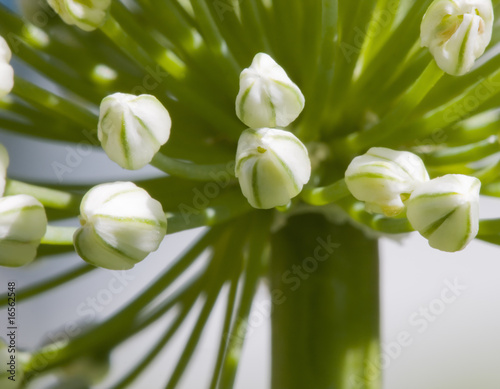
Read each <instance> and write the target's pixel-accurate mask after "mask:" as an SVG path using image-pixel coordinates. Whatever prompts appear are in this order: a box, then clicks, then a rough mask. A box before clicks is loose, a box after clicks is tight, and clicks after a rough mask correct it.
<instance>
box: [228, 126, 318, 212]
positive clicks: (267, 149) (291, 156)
mask: <svg viewBox="0 0 500 389" xmlns="http://www.w3.org/2000/svg"><path fill="white" fill-rule="evenodd" d="M310 176H311V161H310V160H309V156H308V153H307V148H306V147H305V146H304V144H303V143H302V142H301V141H300V140H299V139H298V138H297V137H296V136H295V135H293V134H292V133H291V132H288V131H283V130H277V129H272V128H261V129H258V130H252V129H248V130H245V131H244V132H243V133H242V134H241V136H240V139H239V141H238V150H237V152H236V177H238V179H239V181H240V186H241V191H242V192H243V195H244V196H245V197H246V198H247V199H248V202H249V203H250V204H251V205H252V206H253V207H254V208H260V209H269V208H274V207H278V206H283V205H286V204H288V203H289V202H290V200H291V199H292V198H293V197H295V196H297V195H298V194H299V193H300V192H301V191H302V187H303V186H304V185H305V184H306V183H307V182H308V181H309V178H310Z"/></svg>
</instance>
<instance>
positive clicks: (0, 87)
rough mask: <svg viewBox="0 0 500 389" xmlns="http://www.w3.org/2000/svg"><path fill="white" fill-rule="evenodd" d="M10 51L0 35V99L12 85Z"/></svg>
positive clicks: (12, 72)
mask: <svg viewBox="0 0 500 389" xmlns="http://www.w3.org/2000/svg"><path fill="white" fill-rule="evenodd" d="M11 57H12V52H11V51H10V48H9V45H8V44H7V42H6V41H5V39H4V38H3V37H2V36H0V99H1V98H2V97H4V96H6V95H8V94H9V93H10V91H11V90H12V88H13V87H14V69H13V68H12V66H10V64H9V63H10V59H11Z"/></svg>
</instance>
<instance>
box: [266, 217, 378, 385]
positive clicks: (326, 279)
mask: <svg viewBox="0 0 500 389" xmlns="http://www.w3.org/2000/svg"><path fill="white" fill-rule="evenodd" d="M270 281H271V291H272V296H273V306H274V312H273V315H272V339H273V340H272V363H273V367H272V372H273V376H272V386H271V387H272V389H284V388H286V389H304V388H314V389H379V388H381V371H380V368H379V366H380V363H379V350H380V347H379V262H378V250H377V241H376V240H370V239H368V238H366V236H365V235H363V233H362V232H360V231H359V230H357V229H355V228H353V227H351V226H349V225H335V224H332V223H330V222H328V221H327V220H326V219H325V218H324V217H323V216H321V215H310V214H306V215H300V216H295V217H293V218H291V219H290V220H289V223H288V225H287V227H285V228H284V229H283V230H281V231H280V232H279V233H277V234H276V235H275V236H274V238H273V251H272V259H271V266H270Z"/></svg>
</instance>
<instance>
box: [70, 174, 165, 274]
mask: <svg viewBox="0 0 500 389" xmlns="http://www.w3.org/2000/svg"><path fill="white" fill-rule="evenodd" d="M80 220H81V223H82V227H81V228H80V229H78V231H77V232H76V233H75V236H74V244H75V248H76V251H77V252H78V254H79V255H80V257H82V258H83V259H84V260H85V261H87V262H89V263H91V264H92V265H95V266H99V267H103V268H106V269H112V270H125V269H131V268H132V267H134V265H135V264H136V263H138V262H140V261H142V260H143V259H144V258H146V257H147V256H148V255H149V254H150V253H151V252H153V251H156V250H157V249H158V247H159V246H160V243H161V242H162V240H163V238H164V237H165V234H166V233H167V219H166V217H165V213H164V212H163V209H162V206H161V204H160V203H159V202H158V201H156V200H155V199H153V198H151V196H149V194H148V193H147V192H146V191H145V190H144V189H141V188H139V187H137V186H136V185H135V184H133V183H132V182H115V183H109V184H102V185H98V186H96V187H94V188H92V189H91V190H90V191H89V192H88V193H87V194H86V195H85V196H84V198H83V200H82V203H81V206H80Z"/></svg>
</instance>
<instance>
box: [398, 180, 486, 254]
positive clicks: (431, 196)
mask: <svg viewBox="0 0 500 389" xmlns="http://www.w3.org/2000/svg"><path fill="white" fill-rule="evenodd" d="M480 189H481V181H479V180H478V179H477V178H475V177H469V176H464V175H461V174H449V175H446V176H443V177H439V178H435V179H433V180H431V181H428V182H425V183H423V184H421V185H419V186H418V187H417V188H416V189H415V190H414V191H413V193H412V195H411V197H410V200H408V203H407V207H408V208H407V216H408V220H409V221H410V224H411V225H412V227H413V228H414V229H415V230H417V231H418V232H419V233H420V234H421V235H422V236H423V237H425V238H427V239H428V241H429V245H430V246H431V247H434V248H435V249H438V250H441V251H448V252H455V251H460V250H463V249H464V248H465V247H466V246H467V245H468V244H469V242H470V241H471V240H472V239H474V238H475V237H476V235H477V233H478V231H479V190H480Z"/></svg>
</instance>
